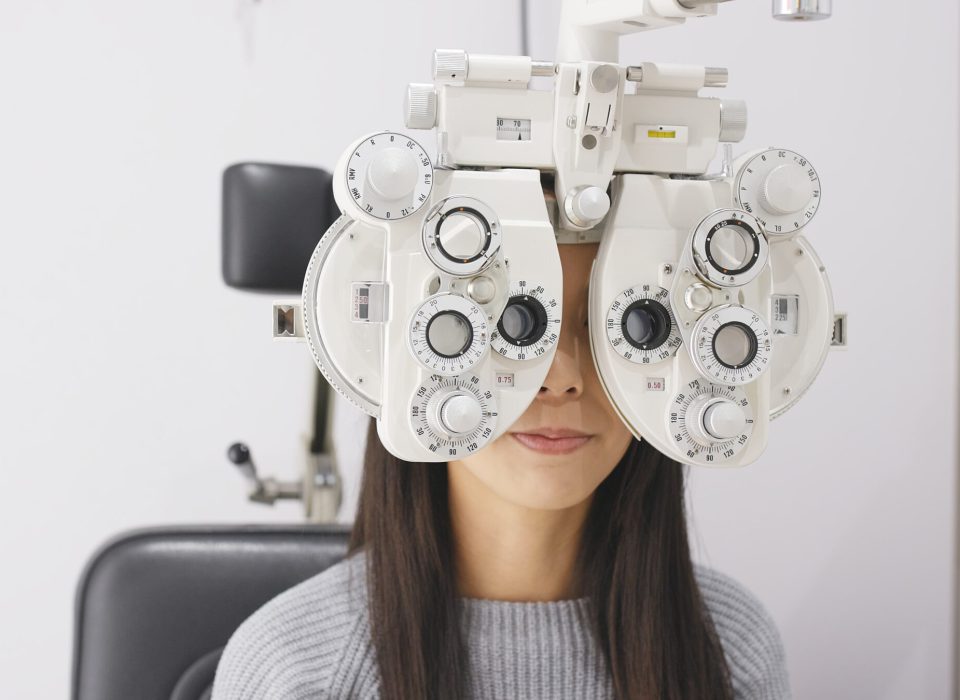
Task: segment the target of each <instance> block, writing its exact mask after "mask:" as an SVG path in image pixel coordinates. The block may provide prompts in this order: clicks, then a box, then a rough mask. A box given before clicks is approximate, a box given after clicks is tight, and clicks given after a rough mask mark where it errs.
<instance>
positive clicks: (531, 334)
mask: <svg viewBox="0 0 960 700" xmlns="http://www.w3.org/2000/svg"><path fill="white" fill-rule="evenodd" d="M546 329H547V311H546V309H544V308H543V304H541V303H540V302H539V301H538V300H537V299H535V298H533V297H531V296H528V295H526V294H524V295H521V296H514V297H510V301H508V302H507V306H506V307H505V308H504V310H503V314H502V315H501V316H500V322H499V323H498V324H497V331H499V333H500V335H501V336H503V338H504V340H506V341H507V342H509V343H511V344H512V345H517V346H520V347H524V346H527V345H532V344H533V343H536V342H537V341H538V340H540V338H542V337H543V334H544V332H545V331H546Z"/></svg>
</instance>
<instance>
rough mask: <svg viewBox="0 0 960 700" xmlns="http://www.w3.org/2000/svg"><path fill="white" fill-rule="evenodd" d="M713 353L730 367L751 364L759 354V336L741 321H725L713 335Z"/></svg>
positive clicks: (721, 362) (734, 367)
mask: <svg viewBox="0 0 960 700" xmlns="http://www.w3.org/2000/svg"><path fill="white" fill-rule="evenodd" d="M713 354H714V356H715V357H716V358H717V360H719V361H720V364H722V365H724V366H725V367H729V368H730V369H739V368H740V367H744V366H745V365H749V364H750V363H751V362H753V358H755V357H756V356H757V336H755V335H754V334H753V331H752V330H750V327H749V326H747V325H746V324H743V323H740V322H739V321H733V322H731V323H725V324H723V325H722V326H720V327H719V328H718V329H717V332H716V333H714V335H713Z"/></svg>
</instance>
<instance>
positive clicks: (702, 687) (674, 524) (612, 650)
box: [350, 419, 733, 700]
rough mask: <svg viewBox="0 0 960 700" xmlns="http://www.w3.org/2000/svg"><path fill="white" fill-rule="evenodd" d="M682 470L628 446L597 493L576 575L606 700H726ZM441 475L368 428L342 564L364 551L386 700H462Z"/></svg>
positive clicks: (440, 469) (461, 657) (725, 674)
mask: <svg viewBox="0 0 960 700" xmlns="http://www.w3.org/2000/svg"><path fill="white" fill-rule="evenodd" d="M683 483H684V474H683V467H682V465H680V464H679V463H677V462H675V461H673V460H672V459H669V458H668V457H665V456H663V455H661V454H660V453H659V452H657V451H656V450H654V449H653V448H652V447H650V446H648V445H647V444H646V443H641V442H639V441H637V440H636V439H634V440H633V441H631V443H630V447H629V448H628V449H627V451H626V453H625V454H624V456H623V458H622V459H621V460H620V462H619V464H617V466H616V468H615V469H614V470H613V471H612V472H611V473H610V475H609V476H608V477H607V478H606V479H605V480H604V481H603V483H601V484H600V486H598V487H597V490H596V491H595V493H594V498H593V502H592V504H591V507H590V511H589V513H588V515H587V520H586V523H585V527H584V531H583V539H582V541H581V544H580V554H579V557H578V561H577V566H576V576H578V577H579V578H578V581H577V583H578V584H579V585H578V586H577V590H580V591H582V592H583V595H585V596H587V597H589V598H590V600H591V603H592V609H593V610H594V618H593V621H592V623H593V632H594V635H595V638H596V640H597V643H598V644H599V646H600V647H601V649H602V650H603V655H604V658H605V659H606V661H607V666H608V668H609V671H610V674H611V676H612V678H613V687H614V691H615V693H616V696H617V698H620V699H626V698H649V699H651V700H661V699H662V700H680V699H695V700H731V698H732V697H733V691H732V689H731V685H730V676H729V670H728V668H727V665H726V662H725V660H724V656H723V651H722V649H721V646H720V642H719V639H718V638H717V634H716V630H715V629H714V626H713V622H712V620H711V619H710V615H709V613H708V612H707V611H706V608H705V607H704V604H703V600H702V598H701V596H700V590H699V588H698V586H697V582H696V579H695V578H694V572H693V564H692V563H691V560H690V548H689V544H688V540H687V526H686V518H685V513H684V497H683ZM450 533H451V527H450V511H449V504H448V500H447V468H446V465H445V464H429V463H424V462H405V461H403V460H399V459H397V458H396V457H394V456H393V455H391V454H390V453H389V452H387V451H386V449H384V447H383V445H382V443H381V442H380V439H379V437H378V436H377V431H376V421H374V420H373V419H371V421H370V428H369V430H368V433H367V449H366V457H365V463H364V471H363V483H362V486H361V491H360V502H359V506H358V510H357V519H356V524H355V526H354V529H353V536H352V539H351V542H350V552H351V553H354V552H356V551H358V550H360V549H363V550H364V551H365V552H366V558H367V571H368V576H369V581H368V585H369V592H370V599H369V608H370V622H371V632H372V636H373V644H374V648H375V650H376V655H377V663H378V666H379V670H380V680H381V693H382V697H383V698H384V700H413V699H417V700H419V699H421V698H459V697H461V696H462V695H463V688H464V687H465V684H466V675H467V673H468V670H467V659H466V653H465V650H464V647H463V644H462V642H461V639H460V631H459V630H460V628H459V624H458V617H457V615H458V611H457V595H458V594H457V588H456V575H455V571H454V556H453V551H454V550H453V541H452V537H451V534H450Z"/></svg>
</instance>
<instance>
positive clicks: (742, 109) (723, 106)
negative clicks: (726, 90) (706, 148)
mask: <svg viewBox="0 0 960 700" xmlns="http://www.w3.org/2000/svg"><path fill="white" fill-rule="evenodd" d="M746 135H747V103H746V102H744V101H743V100H720V136H719V139H718V140H719V141H720V143H740V142H741V141H743V137H744V136H746Z"/></svg>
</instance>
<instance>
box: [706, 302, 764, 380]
mask: <svg viewBox="0 0 960 700" xmlns="http://www.w3.org/2000/svg"><path fill="white" fill-rule="evenodd" d="M691 340H692V347H691V348H690V353H691V359H692V360H693V364H694V365H695V366H696V368H697V370H698V371H699V372H700V373H701V374H702V375H703V376H704V377H706V378H707V379H711V380H713V381H716V382H720V383H721V384H747V383H749V382H752V381H753V380H754V379H756V378H757V377H759V376H760V375H761V374H762V373H763V372H764V371H765V370H766V369H767V367H768V366H769V364H770V352H771V350H772V348H773V337H772V336H771V335H770V329H768V328H767V324H766V323H764V321H763V319H762V318H760V315H759V314H758V313H756V312H755V311H751V310H750V309H748V308H746V307H743V306H736V305H733V304H727V305H725V306H718V307H717V308H715V309H713V310H712V311H710V312H708V313H706V314H704V315H703V316H701V317H700V320H699V321H697V323H696V325H695V326H694V327H693V333H692V334H691Z"/></svg>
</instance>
